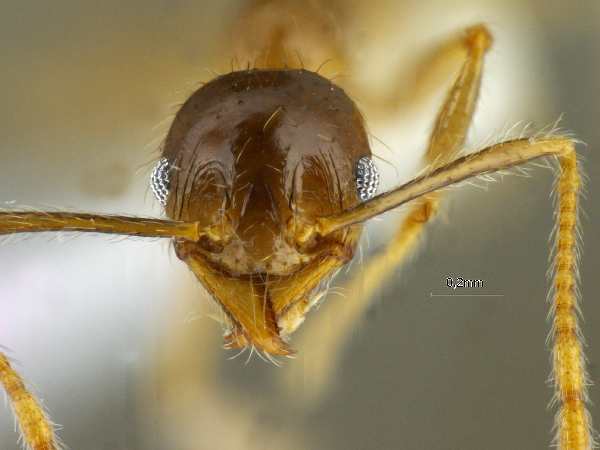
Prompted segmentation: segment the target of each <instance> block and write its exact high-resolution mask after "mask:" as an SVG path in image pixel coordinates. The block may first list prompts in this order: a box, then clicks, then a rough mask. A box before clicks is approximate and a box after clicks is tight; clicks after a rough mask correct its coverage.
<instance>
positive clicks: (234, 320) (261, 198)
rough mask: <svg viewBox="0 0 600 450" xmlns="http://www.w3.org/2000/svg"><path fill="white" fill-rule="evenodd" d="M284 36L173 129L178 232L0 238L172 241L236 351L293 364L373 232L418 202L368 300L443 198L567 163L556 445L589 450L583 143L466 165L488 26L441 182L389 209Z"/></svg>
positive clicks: (47, 215) (38, 441)
mask: <svg viewBox="0 0 600 450" xmlns="http://www.w3.org/2000/svg"><path fill="white" fill-rule="evenodd" d="M272 25H273V26H272V28H267V29H266V31H265V32H264V35H262V36H259V37H258V40H259V41H260V45H262V46H263V49H261V52H259V53H260V56H261V58H262V59H261V60H260V62H259V63H257V64H254V65H253V68H247V69H243V70H235V71H232V72H231V73H229V74H227V75H223V76H219V77H217V78H215V79H214V80H212V81H211V82H209V83H207V84H205V85H204V86H203V87H201V88H200V89H198V90H197V91H196V92H195V93H194V94H193V95H192V96H191V97H190V98H189V99H188V100H187V101H186V102H185V104H184V105H183V106H182V108H181V109H180V110H179V112H178V114H177V116H176V118H175V120H174V121H173V124H172V126H171V128H170V130H169V133H168V136H167V139H166V142H165V144H164V147H163V149H162V155H161V158H160V160H159V161H158V162H157V165H156V166H155V169H154V171H153V173H152V189H153V191H154V193H155V195H156V197H157V199H158V201H159V202H160V203H161V204H163V205H164V206H165V212H166V214H167V215H168V217H169V220H160V219H150V218H138V217H129V216H110V215H96V214H84V213H71V212H29V211H4V212H1V213H0V234H11V233H30V232H47V231H82V232H96V233H111V234H121V235H133V236H147V237H166V238H171V239H173V242H174V247H175V252H176V254H177V256H178V257H179V259H181V260H182V261H184V262H185V263H186V264H187V265H188V267H189V268H190V269H191V271H192V272H194V274H195V275H196V276H197V278H198V280H199V281H200V282H201V283H202V285H203V286H204V287H205V288H206V289H207V290H208V291H209V292H210V293H211V294H212V296H213V298H214V299H215V301H216V302H217V303H218V304H219V305H220V306H221V307H222V309H223V311H224V312H225V315H226V319H225V320H226V322H227V324H226V325H227V327H228V333H227V334H226V336H225V346H226V348H239V349H244V348H251V349H252V350H253V351H256V352H260V353H262V354H264V355H265V356H266V357H268V358H272V357H273V356H277V355H280V356H290V355H292V354H293V351H292V349H291V348H290V345H289V337H290V335H291V334H292V333H293V332H294V331H295V330H296V329H297V328H298V327H299V326H300V325H301V323H302V322H303V321H304V318H305V316H306V314H307V313H308V312H309V311H310V310H311V308H313V307H314V305H315V303H316V301H317V299H319V298H320V297H321V295H320V289H321V288H322V287H323V285H324V284H325V283H326V282H327V281H328V280H329V279H330V278H331V276H332V275H333V274H334V273H335V272H336V271H337V270H338V269H339V268H340V267H342V266H344V265H345V264H347V263H348V262H349V261H350V260H351V259H352V258H353V255H354V252H355V249H356V246H357V242H358V239H359V237H360V234H361V231H362V224H363V223H364V222H365V221H367V220H368V219H370V218H373V217H376V216H378V215H380V214H382V213H383V212H385V211H388V210H390V209H393V208H397V207H399V206H400V205H403V204H405V203H407V202H411V201H412V202H413V203H414V204H413V206H412V209H411V210H410V211H409V213H408V215H407V216H406V218H405V219H404V221H403V223H402V225H401V226H400V227H399V229H398V232H397V234H396V237H395V238H394V240H393V242H392V243H391V244H390V245H389V246H388V248H387V250H386V252H385V255H384V256H383V257H381V258H378V259H375V260H374V261H373V262H371V263H370V264H369V265H368V266H367V267H366V268H365V274H366V279H367V281H368V283H367V285H366V288H365V290H364V295H365V296H368V295H369V293H370V292H372V291H373V290H374V289H375V287H376V286H377V285H378V284H380V282H381V280H382V279H383V278H385V277H386V275H388V274H389V273H390V272H391V271H392V269H393V267H394V266H397V265H399V264H401V263H402V261H403V259H404V257H405V255H406V254H407V253H408V252H409V251H410V250H411V249H412V248H413V247H414V245H415V243H416V241H417V238H418V237H419V235H420V233H421V232H422V231H423V228H424V225H425V224H426V223H428V222H429V221H430V220H431V219H432V218H433V217H435V215H436V212H437V210H438V205H439V202H440V200H441V196H442V194H441V192H440V189H442V188H444V187H446V186H449V185H452V184H455V183H458V182H460V181H462V180H465V179H468V178H471V177H475V176H478V175H481V174H485V173H489V172H497V171H501V170H503V169H507V168H510V167H514V166H517V165H520V164H523V163H526V162H528V161H531V160H533V159H536V158H541V157H553V158H556V159H557V160H558V163H559V168H560V169H559V176H558V184H557V195H558V202H557V204H558V215H557V238H556V247H555V261H554V270H555V273H554V279H553V303H552V313H553V324H552V338H553V358H554V380H555V386H556V392H557V394H556V395H557V399H558V403H559V405H560V406H559V412H558V440H557V442H558V444H559V446H560V448H564V449H585V448H589V447H590V446H591V444H592V440H591V437H590V429H591V420H590V418H589V417H588V414H587V412H586V410H585V398H586V394H585V384H586V380H585V370H584V367H583V353H582V348H581V344H580V341H579V338H578V327H577V315H576V308H577V298H576V271H577V266H576V259H577V257H576V227H577V204H578V193H579V190H580V179H579V172H578V167H577V156H576V153H575V141H574V140H573V139H571V138H569V137H566V136H564V137H563V136H546V137H542V138H522V139H515V140H511V141H507V142H502V143H499V144H496V145H492V146H490V147H488V148H486V149H484V150H481V151H480V152H477V153H475V154H472V155H468V156H459V155H460V151H461V150H462V146H463V144H464V140H465V136H466V133H467V130H468V127H469V124H470V122H471V119H472V116H473V112H474V109H475V106H476V102H477V96H478V92H479V86H480V81H481V74H482V67H483V59H484V54H485V52H486V50H487V49H488V48H489V46H490V45H491V43H492V39H491V36H490V34H489V32H488V31H487V29H486V28H485V26H482V25H478V26H473V27H471V28H469V29H467V30H466V31H465V32H464V33H461V35H460V37H459V38H458V39H455V40H454V41H451V43H450V44H449V45H448V46H446V47H445V49H446V51H447V52H451V51H456V50H459V51H461V52H462V53H463V54H464V64H463V65H462V68H461V70H460V73H459V75H458V77H457V79H456V81H455V83H454V85H453V87H452V88H451V90H450V92H449V94H448V96H447V98H446V101H445V102H444V105H443V107H442V108H441V110H440V112H439V114H438V118H437V121H436V124H435V127H434V130H433V132H432V134H431V138H430V142H429V147H428V148H427V150H426V152H425V155H424V161H425V163H426V165H427V170H426V171H425V172H424V173H423V174H422V175H420V176H419V177H417V178H415V179H414V180H412V181H410V182H408V183H406V184H404V185H402V186H400V187H397V188H395V189H393V190H391V191H389V192H386V193H383V194H380V195H376V190H377V186H378V173H377V169H376V166H375V164H374V163H373V161H372V159H371V150H370V147H369V141H368V138H367V133H366V131H365V125H364V123H363V118H362V116H361V114H360V113H359V111H358V110H357V108H356V106H355V104H354V103H353V101H352V100H351V99H350V98H349V97H348V96H347V94H346V93H345V92H344V91H343V90H342V89H341V88H339V87H338V86H336V84H335V83H334V82H332V81H331V80H328V79H326V78H324V77H323V76H321V75H319V74H318V70H317V71H316V72H312V71H309V70H305V69H304V68H293V67H291V66H290V64H289V62H288V61H289V60H288V58H287V55H286V52H285V46H284V43H285V41H286V36H285V33H284V32H282V28H278V27H277V26H276V25H275V24H272ZM261 39H262V41H261ZM263 50H264V51H263ZM248 54H250V53H248ZM437 57H438V58H443V57H444V53H441V54H439V55H437ZM256 67H260V68H256ZM0 381H1V382H2V385H3V386H4V388H5V390H6V391H7V393H8V395H9V398H10V401H11V404H12V407H13V410H14V412H15V415H16V417H17V422H18V424H19V427H20V429H21V432H22V434H23V437H24V441H25V443H26V444H27V445H29V446H30V447H31V448H33V449H36V450H41V449H45V450H49V449H55V448H58V446H59V445H58V444H57V442H56V437H55V433H54V430H53V427H52V425H51V424H50V422H49V420H48V419H47V418H46V416H45V414H44V412H43V410H42V408H41V407H40V405H39V402H38V401H37V400H36V399H35V397H33V396H32V395H31V394H30V393H29V391H28V390H27V388H26V386H25V384H24V382H23V381H22V380H21V378H20V376H19V375H18V374H17V373H16V372H15V371H14V369H13V368H12V367H11V365H10V363H9V361H8V359H7V358H6V356H4V354H2V353H0Z"/></svg>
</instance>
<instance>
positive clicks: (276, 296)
mask: <svg viewBox="0 0 600 450" xmlns="http://www.w3.org/2000/svg"><path fill="white" fill-rule="evenodd" d="M370 155H371V151H370V148H369V143H368V139H367V134H366V132H365V128H364V124H363V120H362V117H361V115H360V113H359V112H358V110H357V108H356V106H355V105H354V103H353V102H352V101H351V100H350V99H349V98H348V96H347V95H346V94H345V93H344V91H343V90H342V89H340V88H339V87H337V86H336V85H335V84H333V83H332V82H331V81H329V80H327V79H325V78H323V77H321V76H320V75H318V74H316V73H313V72H309V71H306V70H247V71H239V72H232V73H230V74H227V75H224V76H221V77H218V78H216V79H215V80H213V81H211V82H209V83H207V84H206V85H204V86H203V87H202V88H200V89H199V90H198V91H196V92H195V93H194V94H193V95H192V96H191V97H190V98H189V99H188V100H187V101H186V102H185V104H184V105H183V106H182V108H181V109H180V110H179V112H178V113H177V116H176V117H175V120H174V122H173V124H172V126H171V129H170V131H169V134H168V136H167V140H166V143H165V146H164V149H163V159H161V163H159V166H157V167H162V168H161V169H160V170H159V173H155V174H154V178H155V181H157V180H158V181H157V183H158V185H157V186H158V187H157V189H158V190H159V191H160V187H161V186H162V187H163V188H164V192H163V198H162V199H163V201H164V203H165V206H166V212H167V214H168V216H169V217H170V218H172V219H175V220H182V221H186V222H190V221H195V222H198V224H199V226H200V227H202V228H207V229H210V230H212V232H211V236H212V239H206V240H204V241H200V242H197V243H196V242H189V241H178V242H177V243H176V251H177V254H178V256H179V257H180V258H181V259H182V260H184V261H185V262H186V263H187V264H188V265H189V267H190V268H191V269H192V270H193V271H194V273H195V274H196V275H197V276H198V278H199V279H200V281H201V282H202V283H203V285H204V286H205V287H206V288H207V290H208V291H209V292H210V293H211V294H212V295H213V297H214V298H215V300H216V301H217V302H219V304H220V305H221V306H222V308H223V310H224V311H225V312H226V314H227V317H228V318H229V321H230V325H231V330H230V333H229V334H228V335H227V336H226V344H227V346H228V347H231V348H233V347H245V346H248V345H253V346H255V347H257V348H258V349H259V350H263V351H266V352H268V353H272V354H289V353H290V350H289V348H288V347H287V345H286V343H285V339H286V337H287V336H288V335H289V334H290V333H291V332H292V331H294V330H295V329H296V328H297V326H298V325H300V323H301V322H302V321H303V320H304V315H305V314H306V312H308V310H309V309H310V308H311V307H312V306H313V305H314V303H315V301H316V299H318V295H317V294H318V292H319V289H320V288H322V287H323V283H324V282H326V281H327V280H328V279H329V278H330V277H331V276H332V274H333V272H335V270H336V269H338V268H339V267H340V266H341V265H343V264H344V263H345V262H347V261H348V260H349V259H350V258H351V257H352V254H353V252H354V248H355V247H356V243H357V240H358V238H359V236H360V230H361V226H360V225H355V226H351V227H347V228H345V229H343V230H339V231H336V232H335V233H332V234H331V235H329V236H327V238H326V239H325V238H323V239H318V240H312V241H311V242H309V243H306V242H304V243H299V242H298V241H297V239H296V233H295V232H294V230H297V229H298V227H300V226H302V224H304V223H310V222H311V221H312V220H313V219H314V218H315V217H320V216H327V215H330V214H334V213H338V212H341V211H343V210H346V209H348V208H351V207H353V206H356V205H357V204H358V203H360V201H361V198H360V197H361V196H362V194H364V193H363V192H361V191H357V165H359V164H360V163H359V162H360V161H362V162H363V163H364V161H365V160H367V161H369V159H368V158H369V157H370ZM361 158H362V159H361ZM160 164H162V166H161V165H160ZM161 183H162V184H161ZM167 184H168V186H167ZM167 188H168V190H167ZM159 199H160V198H159Z"/></svg>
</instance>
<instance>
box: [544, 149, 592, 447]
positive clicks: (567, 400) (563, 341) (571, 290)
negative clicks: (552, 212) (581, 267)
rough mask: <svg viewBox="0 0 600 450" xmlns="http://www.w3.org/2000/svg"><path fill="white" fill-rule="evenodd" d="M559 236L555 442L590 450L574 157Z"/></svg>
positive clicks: (563, 183) (562, 195)
mask: <svg viewBox="0 0 600 450" xmlns="http://www.w3.org/2000/svg"><path fill="white" fill-rule="evenodd" d="M560 169H561V176H560V178H559V180H558V189H557V195H558V198H557V200H558V201H557V207H558V211H557V212H558V217H557V223H556V226H557V236H556V245H555V257H554V266H553V267H554V279H553V295H552V296H551V301H552V305H551V311H552V313H553V320H552V331H551V338H552V340H553V347H552V356H553V358H552V359H553V363H554V367H553V377H552V378H553V381H554V387H555V398H556V399H557V400H558V403H559V409H558V412H557V416H556V421H557V427H556V429H557V436H556V443H557V444H558V447H559V448H560V449H569V450H571V449H577V450H579V449H589V448H591V419H590V416H589V414H588V412H587V411H586V408H585V400H586V373H585V363H584V355H583V348H582V345H581V340H580V335H579V328H578V324H577V309H578V308H577V295H576V292H577V290H576V287H577V279H576V275H575V274H576V273H577V254H576V249H577V239H576V230H577V206H578V193H579V189H580V178H579V173H578V170H577V158H576V155H575V152H571V153H569V154H567V155H565V156H563V157H561V159H560Z"/></svg>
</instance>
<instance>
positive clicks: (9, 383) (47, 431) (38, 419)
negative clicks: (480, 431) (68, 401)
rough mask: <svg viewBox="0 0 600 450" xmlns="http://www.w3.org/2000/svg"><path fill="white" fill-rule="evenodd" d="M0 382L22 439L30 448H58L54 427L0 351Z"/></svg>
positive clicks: (33, 449) (42, 449)
mask: <svg viewBox="0 0 600 450" xmlns="http://www.w3.org/2000/svg"><path fill="white" fill-rule="evenodd" d="M0 384H1V385H2V387H3V388H4V390H5V391H6V393H7V394H8V398H9V400H10V404H11V406H12V409H13V411H14V413H15V417H16V419H17V424H18V425H19V429H20V430H21V434H22V436H23V441H24V442H25V444H26V446H27V448H31V449H32V450H58V449H59V448H60V445H59V444H58V442H57V439H56V435H55V434H54V427H53V426H52V423H51V422H50V421H49V420H48V417H47V416H46V414H45V413H44V410H43V408H42V407H41V405H40V403H39V401H38V400H37V399H36V398H35V397H34V396H33V395H32V394H31V393H30V392H29V391H28V390H27V388H26V386H25V383H24V382H23V380H22V379H21V377H20V376H19V374H18V373H17V372H16V371H15V370H14V369H13V368H12V367H11V365H10V362H9V361H8V358H7V357H6V356H5V355H4V354H2V353H0Z"/></svg>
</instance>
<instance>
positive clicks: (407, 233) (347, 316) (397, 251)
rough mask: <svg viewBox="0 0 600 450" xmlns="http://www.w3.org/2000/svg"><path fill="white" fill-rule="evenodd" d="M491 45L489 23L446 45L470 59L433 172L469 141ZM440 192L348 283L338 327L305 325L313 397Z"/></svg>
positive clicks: (429, 160) (431, 163)
mask: <svg viewBox="0 0 600 450" xmlns="http://www.w3.org/2000/svg"><path fill="white" fill-rule="evenodd" d="M490 44H491V35H490V34H489V32H488V31H487V29H486V28H485V27H484V26H482V25H478V26H474V27H471V28H469V29H468V30H466V31H465V32H464V34H463V35H462V37H461V39H460V40H452V41H451V43H450V44H448V45H446V46H444V48H446V49H447V51H451V52H454V51H455V49H456V47H457V46H461V48H462V49H463V51H464V52H465V53H466V55H467V59H466V60H465V62H464V64H463V67H462V69H461V71H460V73H459V75H458V77H457V79H456V81H455V83H454V85H453V86H452V88H451V90H450V92H449V93H448V96H447V98H446V101H445V102H444V104H443V106H442V109H441V110H440V112H439V114H438V117H437V120H436V122H435V126H434V130H433V132H432V135H431V138H430V142H429V147H428V149H427V151H426V152H425V155H424V163H425V164H426V165H427V167H428V169H427V170H428V171H433V170H435V169H436V168H438V167H440V166H442V165H444V164H446V163H448V162H450V161H452V160H454V159H456V157H457V155H458V152H459V151H460V149H461V148H462V146H463V144H464V140H465V137H466V133H467V129H468V127H469V124H470V122H471V119H472V116H473V112H474V110H475V105H476V101H477V96H478V94H479V87H480V83H481V72H482V66H483V56H484V53H485V51H486V49H487V48H489V46H490ZM437 58H438V59H444V56H443V55H437ZM440 197H441V194H440V193H439V192H437V193H433V194H429V195H428V196H426V197H425V198H424V199H423V200H422V201H421V202H419V204H418V205H416V206H414V207H413V208H412V209H411V210H410V211H409V213H408V215H407V216H406V218H405V220H404V222H403V223H402V225H401V226H400V228H399V229H398V232H397V233H396V235H395V237H394V239H393V241H392V242H391V243H390V244H389V245H388V246H387V247H386V248H385V249H384V250H383V252H382V253H381V254H379V255H377V256H375V257H374V258H373V259H372V260H371V261H370V262H369V263H368V264H367V265H366V266H365V268H364V269H363V273H362V274H361V276H360V278H357V279H355V280H354V281H352V282H351V283H350V284H349V286H347V289H346V290H345V291H346V292H347V293H348V298H346V299H345V300H344V306H343V311H338V312H336V320H335V322H336V324H335V327H331V326H329V324H326V323H323V322H324V321H326V320H327V318H325V317H323V318H322V319H321V318H320V317H313V318H312V320H310V321H308V323H307V325H305V328H308V329H306V330H305V333H304V334H303V338H304V340H306V341H308V340H309V341H310V342H311V343H312V344H311V343H308V342H301V343H300V345H299V348H301V349H308V348H310V349H311V352H312V353H311V356H310V358H311V361H310V364H311V365H310V368H309V369H308V370H309V371H310V373H311V374H310V376H309V377H308V378H310V379H311V385H310V388H312V392H310V393H309V394H308V397H317V396H318V395H319V394H320V393H321V392H322V390H323V388H324V387H325V386H326V385H327V383H328V381H329V378H330V377H331V375H332V372H333V369H334V367H335V361H336V359H335V355H336V354H338V353H339V351H340V347H341V345H342V344H343V342H344V341H345V336H347V335H348V332H349V331H350V330H351V329H352V328H353V327H354V325H355V324H356V321H357V320H358V319H359V318H360V317H361V315H362V313H363V312H364V311H365V309H366V308H367V307H368V305H369V299H370V298H371V297H372V296H373V294H374V292H375V291H376V290H377V289H378V288H379V287H380V286H382V285H383V282H384V281H385V280H386V279H387V278H388V277H389V276H390V275H391V274H392V273H394V271H395V270H396V268H397V267H398V266H399V265H400V264H401V263H402V262H403V261H404V259H405V258H406V256H407V255H409V254H410V253H411V252H412V250H414V248H415V246H416V244H417V242H418V240H419V236H420V235H421V233H422V232H423V230H424V227H425V225H426V224H427V223H428V222H429V221H430V220H431V219H432V218H433V217H435V215H436V213H437V211H438V205H439V201H440ZM303 351H304V350H303ZM290 375H291V377H288V379H287V380H286V382H287V383H289V384H290V387H291V386H293V383H294V382H293V380H294V379H295V375H294V374H290ZM307 389H308V388H307ZM305 394H306V393H305Z"/></svg>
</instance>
